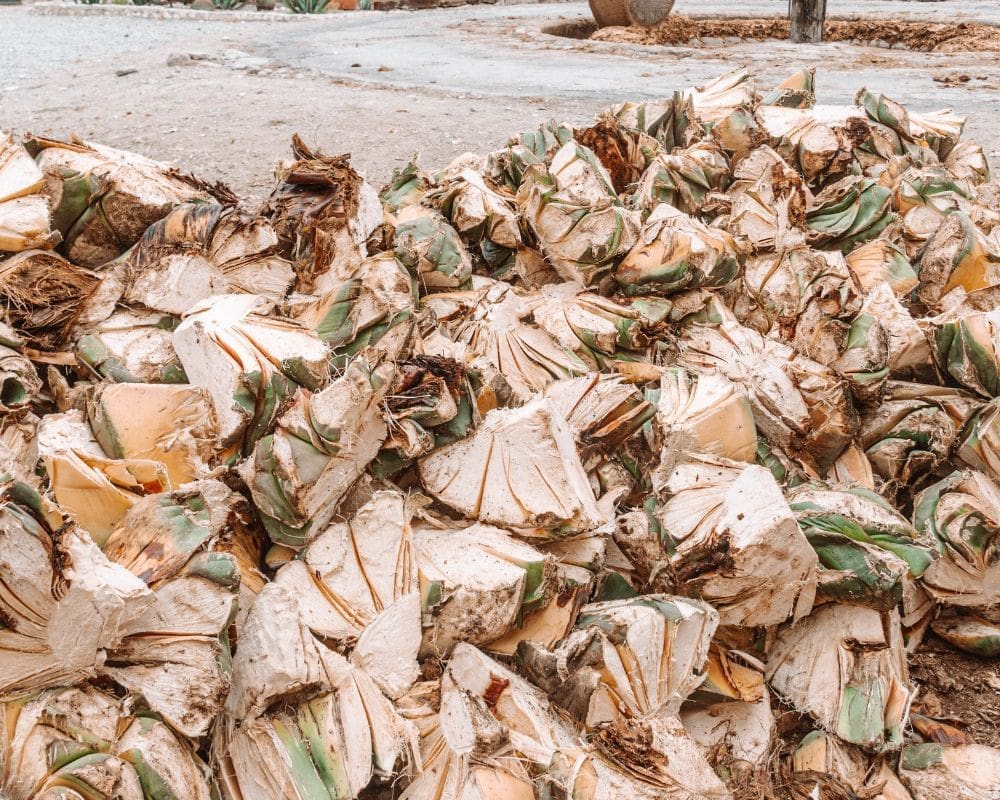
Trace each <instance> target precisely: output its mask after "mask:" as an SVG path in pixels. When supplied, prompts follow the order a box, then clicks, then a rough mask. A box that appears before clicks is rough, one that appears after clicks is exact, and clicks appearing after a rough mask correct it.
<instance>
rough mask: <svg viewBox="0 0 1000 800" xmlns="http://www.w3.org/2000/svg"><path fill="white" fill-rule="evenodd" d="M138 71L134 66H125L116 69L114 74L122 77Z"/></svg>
mask: <svg viewBox="0 0 1000 800" xmlns="http://www.w3.org/2000/svg"><path fill="white" fill-rule="evenodd" d="M138 71H139V70H137V69H136V68H135V67H126V68H125V69H116V70H115V75H116V76H117V77H119V78H124V77H125V76H126V75H134V74H135V73H136V72H138Z"/></svg>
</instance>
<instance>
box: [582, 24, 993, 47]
mask: <svg viewBox="0 0 1000 800" xmlns="http://www.w3.org/2000/svg"><path fill="white" fill-rule="evenodd" d="M788 26H789V23H788V20H787V19H778V18H768V17H763V18H731V19H693V18H691V17H684V16H679V15H678V16H672V17H670V18H669V19H668V20H667V21H666V22H664V23H662V24H660V25H658V26H656V27H655V28H638V27H631V28H625V27H611V28H601V29H600V30H597V31H594V32H593V33H592V34H591V35H590V39H592V40H595V41H601V42H622V43H628V44H688V43H692V42H698V41H700V40H704V39H725V38H729V37H738V38H740V39H750V40H756V41H764V40H765V39H787V38H788ZM824 36H825V39H826V41H829V42H854V43H856V44H875V43H879V44H881V43H888V44H890V45H893V46H899V47H902V48H905V49H908V50H921V51H925V52H937V53H953V52H959V51H963V50H965V51H977V52H1000V28H997V27H994V26H992V25H975V24H966V23H960V24H956V25H949V24H937V23H933V24H932V23H927V22H899V21H895V20H872V19H867V20H866V19H848V20H844V19H832V20H827V22H826V28H825V33H824ZM883 46H884V45H883Z"/></svg>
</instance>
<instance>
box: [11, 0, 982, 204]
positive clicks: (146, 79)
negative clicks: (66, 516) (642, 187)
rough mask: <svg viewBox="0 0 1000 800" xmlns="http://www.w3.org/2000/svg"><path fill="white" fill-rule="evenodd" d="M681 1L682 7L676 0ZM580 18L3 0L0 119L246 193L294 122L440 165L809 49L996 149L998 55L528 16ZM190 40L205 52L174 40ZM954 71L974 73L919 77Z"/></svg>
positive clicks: (472, 9)
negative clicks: (959, 114)
mask: <svg viewBox="0 0 1000 800" xmlns="http://www.w3.org/2000/svg"><path fill="white" fill-rule="evenodd" d="M785 7H786V6H785V3H784V2H780V0H751V2H746V3H741V4H740V6H739V9H738V11H739V13H740V14H772V15H779V14H781V13H783V10H784V9H785ZM677 10H678V11H681V12H686V13H692V11H693V10H692V9H691V8H687V7H682V5H681V4H680V3H679V4H678V7H677ZM836 11H837V12H838V14H847V15H850V14H854V13H861V12H864V13H875V12H877V13H881V14H889V15H897V16H899V15H905V16H908V17H910V18H916V17H919V18H926V19H935V18H936V19H940V18H942V16H944V17H946V18H947V17H949V16H950V17H951V18H954V17H955V16H956V15H963V16H966V17H967V18H975V19H977V20H979V21H992V22H997V23H1000V4H997V3H996V2H992V3H983V2H981V0H948V2H940V3H913V2H899V0H884V2H879V3H864V2H861V0H851V2H847V3H839V4H838V5H837V8H836ZM732 12H733V7H732V5H731V4H723V3H722V2H721V0H710V2H708V3H701V4H699V5H698V6H697V13H698V14H699V15H705V14H715V13H717V14H725V13H730V14H731V13H732ZM417 13H419V14H420V18H419V22H418V20H417V17H416V16H415V14H417ZM587 17H588V13H587V9H586V6H585V4H583V3H565V4H559V5H523V6H508V7H500V6H466V7H461V8H454V9H438V10H430V11H424V12H409V11H399V12H388V13H379V12H354V13H335V14H326V15H323V16H322V17H317V18H309V19H302V20H296V21H295V22H293V23H284V24H276V23H273V22H267V21H263V20H262V21H259V22H258V21H252V22H251V21H215V20H203V19H198V20H194V19H150V18H141V17H140V18H135V17H125V16H41V15H37V14H32V13H30V9H29V8H25V7H20V8H18V7H0V128H3V129H13V130H17V131H26V130H31V131H32V132H34V133H37V134H41V133H46V134H50V135H54V136H67V135H69V134H71V133H77V134H79V135H81V136H84V137H86V138H92V139H95V140H98V141H102V142H105V143H107V144H110V145H113V146H118V147H124V148H128V149H133V150H137V151H139V152H143V153H146V154H148V155H150V156H152V157H154V158H159V159H164V160H167V161H172V162H174V163H176V164H178V165H179V166H181V167H183V168H185V169H190V170H193V171H195V172H197V173H198V174H199V175H202V176H203V177H205V178H209V179H213V180H214V179H218V178H222V179H225V180H226V181H228V182H229V183H230V184H231V185H232V186H233V188H234V189H235V190H236V191H237V192H238V193H241V194H243V195H245V196H248V197H249V198H251V199H260V198H261V197H262V196H263V195H264V194H266V192H267V190H268V188H269V187H270V184H271V180H272V171H273V167H274V164H275V162H276V161H277V160H278V159H279V158H282V157H284V156H285V155H286V154H287V152H288V143H289V140H290V137H291V135H292V133H294V132H296V131H298V132H300V133H301V134H302V135H303V136H304V137H305V139H306V141H307V142H309V143H311V144H315V145H319V146H320V147H322V148H324V149H326V150H327V151H330V152H352V153H353V154H354V159H355V163H356V165H358V166H359V167H360V168H362V169H363V170H365V171H367V172H368V174H369V176H370V177H371V178H372V179H373V180H375V181H376V182H382V181H384V180H385V179H386V178H388V176H389V175H390V173H391V171H392V169H393V168H394V167H396V166H399V165H402V164H404V163H405V162H406V160H407V159H408V158H410V157H411V156H412V155H413V154H414V153H420V156H421V161H422V163H424V164H425V165H426V166H429V167H432V166H436V165H440V164H443V163H446V162H447V161H448V160H450V158H451V157H453V156H454V155H456V154H458V153H460V152H462V151H465V150H475V151H483V150H486V149H489V148H492V147H496V146H498V145H500V144H502V142H503V141H504V140H505V139H506V137H507V136H508V135H509V134H510V133H511V132H514V131H517V130H521V129H524V128H527V127H531V126H533V125H535V124H538V123H539V122H540V121H543V120H545V119H548V118H553V117H555V118H560V119H564V120H566V121H569V122H582V121H585V120H588V119H591V118H592V117H593V115H594V113H595V112H597V111H598V110H600V109H601V108H603V107H605V106H607V105H609V104H610V103H612V102H614V101H617V100H622V99H626V98H650V97H657V96H662V95H665V94H669V93H670V92H671V91H672V90H673V89H675V88H678V87H681V86H685V85H690V84H693V83H701V82H703V81H705V80H707V79H708V78H711V77H713V76H715V75H718V74H720V73H721V72H723V71H725V70H727V69H731V68H733V67H735V66H737V65H740V64H748V65H751V66H753V67H754V69H755V70H757V71H758V72H759V74H760V76H761V80H762V81H763V82H765V83H766V82H770V81H776V80H779V79H780V78H782V77H784V76H785V75H787V74H788V73H789V72H791V71H793V70H794V69H797V68H799V67H801V66H808V65H815V66H817V67H818V68H819V76H818V85H819V91H820V96H821V100H823V101H826V102H848V101H850V99H851V97H852V96H853V93H854V91H855V90H856V89H857V88H859V87H860V86H863V85H867V86H869V87H870V88H872V89H875V90H878V91H884V92H886V93H887V94H889V95H890V96H892V97H893V98H895V99H897V100H900V101H901V102H904V103H907V104H909V105H911V106H912V107H913V108H914V109H916V110H923V111H927V110H933V109H935V108H940V107H949V106H954V107H955V108H957V109H958V110H961V111H964V112H966V113H969V114H970V120H969V124H968V127H967V134H968V135H970V136H973V137H975V138H977V139H979V140H980V141H982V142H983V143H984V144H985V146H986V148H987V150H988V151H989V152H990V153H991V154H992V155H991V158H992V161H993V165H994V167H995V168H996V167H1000V128H998V127H997V126H996V123H995V120H996V119H997V118H998V116H1000V58H998V57H997V55H996V54H978V53H968V54H952V55H936V54H923V53H906V52H900V51H896V50H879V49H875V48H866V47H857V46H854V45H851V44H842V43H838V44H828V45H821V46H816V45H792V44H789V43H768V44H767V45H763V46H762V45H760V44H759V43H754V44H736V45H722V46H717V47H703V48H691V47H643V46H636V45H616V44H611V43H603V42H583V41H576V40H570V39H565V38H561V37H557V36H552V35H548V34H545V33H544V32H543V31H544V30H545V29H547V28H549V27H550V26H552V25H553V24H555V23H559V22H573V21H576V20H581V19H585V18H587ZM187 53H192V54H195V55H196V56H208V58H207V59H205V58H200V59H199V60H189V59H185V58H177V55H178V54H187ZM168 60H169V62H170V65H168ZM118 73H127V74H124V75H118ZM959 74H968V75H969V76H970V80H969V81H968V82H966V83H964V84H960V85H957V86H949V85H945V84H942V83H940V82H936V81H935V80H933V78H939V79H941V78H948V77H949V76H956V75H959Z"/></svg>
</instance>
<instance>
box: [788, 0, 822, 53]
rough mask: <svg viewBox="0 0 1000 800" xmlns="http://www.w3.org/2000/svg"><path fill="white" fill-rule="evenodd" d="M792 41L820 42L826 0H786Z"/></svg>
mask: <svg viewBox="0 0 1000 800" xmlns="http://www.w3.org/2000/svg"><path fill="white" fill-rule="evenodd" d="M788 19H789V20H790V21H791V23H792V32H791V37H790V38H791V40H792V41H793V42H798V43H801V42H822V41H823V20H825V19H826V0H788Z"/></svg>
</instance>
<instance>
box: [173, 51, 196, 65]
mask: <svg viewBox="0 0 1000 800" xmlns="http://www.w3.org/2000/svg"><path fill="white" fill-rule="evenodd" d="M193 63H194V59H193V58H191V56H189V55H188V54H187V53H171V54H170V55H169V56H167V66H168V67H186V66H188V65H190V64H193Z"/></svg>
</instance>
